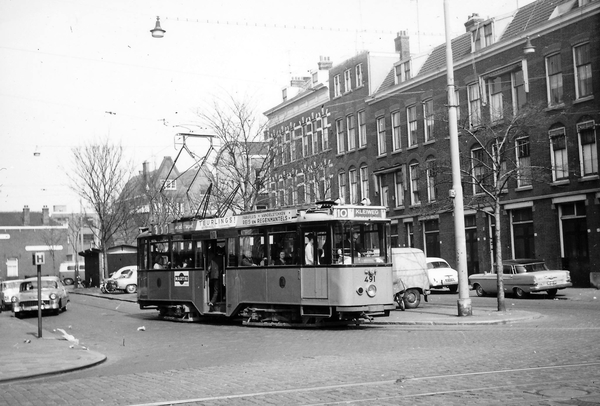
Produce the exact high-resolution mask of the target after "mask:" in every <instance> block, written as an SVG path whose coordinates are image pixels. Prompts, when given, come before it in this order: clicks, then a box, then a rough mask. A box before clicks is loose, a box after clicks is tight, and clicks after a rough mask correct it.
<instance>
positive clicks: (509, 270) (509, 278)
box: [502, 265, 517, 292]
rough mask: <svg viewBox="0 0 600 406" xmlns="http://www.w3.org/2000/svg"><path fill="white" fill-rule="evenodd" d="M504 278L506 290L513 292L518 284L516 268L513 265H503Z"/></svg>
mask: <svg viewBox="0 0 600 406" xmlns="http://www.w3.org/2000/svg"><path fill="white" fill-rule="evenodd" d="M502 273H503V275H502V280H503V285H504V292H512V290H513V288H514V287H515V286H516V284H517V281H516V280H515V268H514V266H512V265H502Z"/></svg>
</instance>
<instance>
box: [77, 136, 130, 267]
mask: <svg viewBox="0 0 600 406" xmlns="http://www.w3.org/2000/svg"><path fill="white" fill-rule="evenodd" d="M72 151H73V158H74V167H73V171H72V172H71V173H69V174H68V175H69V177H70V178H71V181H72V182H71V185H72V186H71V188H72V189H73V190H74V191H75V192H76V193H77V194H78V195H79V196H80V197H81V198H82V199H83V200H84V201H85V202H86V203H88V204H89V206H90V207H91V209H92V210H93V212H94V213H95V215H96V216H97V222H96V223H95V224H94V226H93V227H92V232H93V234H94V236H95V237H96V238H97V240H98V241H99V243H100V247H99V248H100V250H101V252H102V259H103V261H102V266H101V269H100V272H101V274H100V278H102V277H106V276H107V273H106V260H107V257H106V250H107V249H108V245H109V243H110V242H111V241H112V239H113V237H114V236H115V235H117V233H118V232H119V231H120V230H122V229H123V228H124V227H125V226H126V224H127V221H128V220H129V218H130V216H131V211H130V210H131V205H130V204H129V203H128V201H129V200H130V196H131V194H132V193H133V190H131V189H128V188H125V184H126V182H127V181H128V179H129V177H130V176H131V173H132V167H131V164H128V163H127V162H126V161H125V157H124V156H123V147H122V146H120V145H114V144H111V143H110V141H109V140H108V139H105V140H102V141H99V142H97V143H93V144H88V145H85V146H80V147H76V148H73V150H72Z"/></svg>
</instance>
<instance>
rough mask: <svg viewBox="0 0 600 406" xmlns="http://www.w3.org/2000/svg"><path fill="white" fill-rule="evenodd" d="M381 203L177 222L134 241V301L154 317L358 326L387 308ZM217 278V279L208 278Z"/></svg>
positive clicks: (390, 306) (390, 302)
mask: <svg viewBox="0 0 600 406" xmlns="http://www.w3.org/2000/svg"><path fill="white" fill-rule="evenodd" d="M385 213H386V210H385V207H379V206H377V207H375V206H354V205H352V206H351V205H343V206H340V205H334V204H330V203H328V202H324V203H322V204H321V205H320V206H318V207H316V208H313V209H308V210H306V209H305V210H296V209H294V210H292V209H289V210H278V211H269V212H254V213H250V214H243V215H239V216H230V217H224V218H209V219H198V220H193V219H192V220H183V221H177V222H174V223H173V224H170V225H169V228H168V230H166V232H158V231H159V230H158V229H155V230H154V232H146V233H144V234H143V235H141V236H140V237H139V238H138V253H139V261H138V303H139V306H140V308H141V309H150V308H155V309H158V311H159V315H160V317H162V318H165V319H170V320H177V321H198V320H201V319H202V318H209V317H224V318H241V319H242V321H243V324H245V325H268V326H317V325H328V324H331V323H336V324H339V323H340V322H341V323H342V324H345V323H359V322H361V321H364V320H368V319H371V318H373V317H380V316H388V315H389V312H390V310H394V309H395V308H396V304H395V302H394V288H393V271H392V265H391V254H390V252H391V251H390V246H389V223H390V222H389V220H388V219H386V216H385ZM216 278H218V279H216Z"/></svg>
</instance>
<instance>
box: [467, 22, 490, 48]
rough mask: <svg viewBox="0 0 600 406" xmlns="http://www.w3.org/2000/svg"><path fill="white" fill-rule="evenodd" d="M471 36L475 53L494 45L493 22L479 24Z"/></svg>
mask: <svg viewBox="0 0 600 406" xmlns="http://www.w3.org/2000/svg"><path fill="white" fill-rule="evenodd" d="M471 35H472V36H473V37H472V40H473V51H479V50H480V49H482V48H485V47H488V46H490V45H492V44H493V43H494V30H493V25H492V23H491V22H489V23H487V24H478V25H477V28H476V29H475V30H474V31H473V32H472V34H471Z"/></svg>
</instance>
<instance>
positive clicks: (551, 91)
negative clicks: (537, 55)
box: [546, 54, 563, 106]
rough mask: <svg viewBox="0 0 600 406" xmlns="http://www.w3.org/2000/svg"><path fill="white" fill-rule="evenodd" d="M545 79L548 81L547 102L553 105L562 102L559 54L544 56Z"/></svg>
mask: <svg viewBox="0 0 600 406" xmlns="http://www.w3.org/2000/svg"><path fill="white" fill-rule="evenodd" d="M546 75H547V77H546V81H547V83H548V104H549V105H550V106H555V105H558V104H562V102H563V80H562V68H561V64H560V54H554V55H551V56H549V57H547V58H546Z"/></svg>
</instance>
